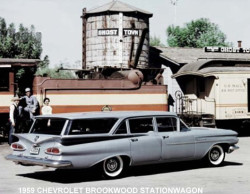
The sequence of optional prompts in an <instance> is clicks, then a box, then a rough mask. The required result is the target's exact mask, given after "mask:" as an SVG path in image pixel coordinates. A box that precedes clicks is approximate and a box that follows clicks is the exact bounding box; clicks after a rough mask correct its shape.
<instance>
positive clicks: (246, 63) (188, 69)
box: [173, 59, 250, 78]
mask: <svg viewBox="0 0 250 194" xmlns="http://www.w3.org/2000/svg"><path fill="white" fill-rule="evenodd" d="M222 64H227V65H222ZM230 64H232V66H229V65H230ZM249 70H250V59H239V60H235V59H218V60H201V61H196V62H193V63H189V64H186V65H184V66H183V67H182V68H180V70H179V71H178V72H177V73H176V74H174V75H173V78H177V77H180V76H185V75H198V76H204V77H206V76H210V75H212V74H213V72H233V71H234V72H242V71H246V72H249Z"/></svg>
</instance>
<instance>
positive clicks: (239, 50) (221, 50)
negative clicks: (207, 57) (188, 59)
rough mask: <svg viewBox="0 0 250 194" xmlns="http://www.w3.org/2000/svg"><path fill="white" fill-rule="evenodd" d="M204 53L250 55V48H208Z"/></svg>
mask: <svg viewBox="0 0 250 194" xmlns="http://www.w3.org/2000/svg"><path fill="white" fill-rule="evenodd" d="M204 51H205V52H213V53H250V48H238V47H212V46H208V47H205V48H204Z"/></svg>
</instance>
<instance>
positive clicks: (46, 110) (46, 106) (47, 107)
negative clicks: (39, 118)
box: [42, 98, 52, 115]
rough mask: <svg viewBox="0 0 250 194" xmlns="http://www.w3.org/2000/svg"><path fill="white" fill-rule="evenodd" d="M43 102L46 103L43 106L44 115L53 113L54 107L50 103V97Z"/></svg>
mask: <svg viewBox="0 0 250 194" xmlns="http://www.w3.org/2000/svg"><path fill="white" fill-rule="evenodd" d="M43 103H44V105H43V108H42V115H48V114H52V107H51V106H50V105H49V103H50V99H49V98H44V100H43Z"/></svg>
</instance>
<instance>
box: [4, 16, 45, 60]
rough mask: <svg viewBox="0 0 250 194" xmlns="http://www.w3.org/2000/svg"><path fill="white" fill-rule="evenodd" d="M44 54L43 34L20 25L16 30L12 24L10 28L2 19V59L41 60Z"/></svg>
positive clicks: (32, 27) (32, 28)
mask: <svg viewBox="0 0 250 194" xmlns="http://www.w3.org/2000/svg"><path fill="white" fill-rule="evenodd" d="M41 53H42V43H41V33H38V32H35V27H34V26H33V25H32V26H31V27H30V29H29V28H26V27H24V26H23V24H20V26H19V29H18V30H16V28H15V25H14V24H13V23H11V24H10V25H9V26H8V27H7V24H6V22H5V20H4V19H3V18H1V17H0V58H26V59H39V58H40V56H41Z"/></svg>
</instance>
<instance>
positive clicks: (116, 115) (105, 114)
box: [36, 111, 176, 119]
mask: <svg viewBox="0 0 250 194" xmlns="http://www.w3.org/2000/svg"><path fill="white" fill-rule="evenodd" d="M160 115H164V116H176V113H173V112H167V111H104V112H80V113H61V114H52V115H41V116H36V118H64V119H83V118H103V117H105V118H107V117H110V118H111V117H112V118H127V117H140V116H160Z"/></svg>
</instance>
